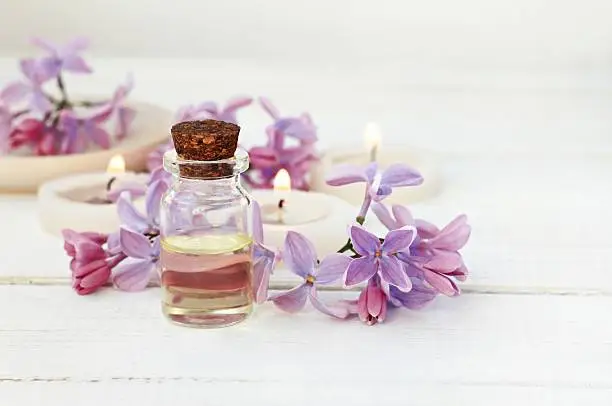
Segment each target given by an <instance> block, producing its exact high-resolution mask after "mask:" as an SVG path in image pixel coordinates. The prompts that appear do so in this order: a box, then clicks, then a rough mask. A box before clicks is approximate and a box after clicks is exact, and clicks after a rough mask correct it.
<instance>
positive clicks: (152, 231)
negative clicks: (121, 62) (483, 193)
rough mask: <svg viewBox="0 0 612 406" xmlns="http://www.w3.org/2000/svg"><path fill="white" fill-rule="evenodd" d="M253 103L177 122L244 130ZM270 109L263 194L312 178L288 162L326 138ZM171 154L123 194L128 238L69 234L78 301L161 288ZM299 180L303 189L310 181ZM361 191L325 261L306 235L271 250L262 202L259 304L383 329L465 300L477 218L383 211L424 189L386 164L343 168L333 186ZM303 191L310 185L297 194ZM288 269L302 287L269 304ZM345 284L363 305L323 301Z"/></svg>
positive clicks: (194, 113)
mask: <svg viewBox="0 0 612 406" xmlns="http://www.w3.org/2000/svg"><path fill="white" fill-rule="evenodd" d="M251 102H252V100H251V99H249V98H235V99H232V100H230V101H229V102H228V103H227V104H226V105H225V106H224V107H223V108H218V107H217V105H216V104H214V103H210V102H209V103H202V104H200V105H197V106H187V107H184V108H183V109H181V110H180V112H179V115H178V117H177V119H179V120H186V119H203V118H214V119H225V120H226V121H233V122H235V120H236V111H237V109H239V108H241V107H244V106H247V105H248V104H250V103H251ZM260 102H261V104H262V106H263V107H264V109H265V110H266V111H267V112H268V113H269V114H270V115H271V116H272V117H273V118H274V120H275V121H274V124H273V125H271V126H270V127H268V130H267V132H268V136H269V139H268V145H267V146H265V147H254V148H253V149H251V158H252V160H253V161H254V162H259V164H262V163H263V160H264V157H265V156H268V157H273V159H272V158H270V159H268V162H269V163H271V162H274V164H273V165H271V166H269V167H266V168H267V169H265V168H264V167H263V166H259V167H258V166H257V164H256V167H258V168H259V169H258V170H260V172H261V173H260V175H261V176H263V178H260V180H261V179H265V180H262V182H264V183H263V184H260V185H263V186H268V183H270V182H271V181H272V178H269V177H267V176H268V175H267V174H268V172H266V171H267V170H268V169H269V170H270V171H273V170H278V169H279V168H281V167H282V168H286V169H287V170H290V171H291V174H292V179H294V175H304V173H303V171H304V170H305V168H304V167H303V166H301V164H296V165H295V166H294V164H295V162H294V161H290V162H289V163H288V161H286V159H287V157H292V156H294V155H292V153H291V151H298V150H299V151H301V152H299V154H298V153H297V152H296V155H300V154H301V155H302V156H303V157H306V156H308V157H307V158H305V159H306V161H305V162H310V160H311V159H314V146H313V144H314V142H315V141H316V134H315V130H314V127H313V126H312V122H311V120H310V118H309V117H308V116H307V115H303V116H301V117H299V118H283V117H281V116H280V115H279V114H278V112H277V111H276V109H275V108H274V107H273V106H272V104H271V103H270V102H269V101H267V100H266V99H260ZM286 137H290V138H294V139H296V140H298V143H299V145H297V146H286V144H285V138H286ZM169 148H171V146H170V145H166V146H163V147H161V148H160V149H159V150H157V151H156V153H155V154H153V155H151V156H150V160H149V163H150V169H151V170H152V172H151V177H150V180H149V183H148V186H147V187H146V189H142V188H138V187H136V188H134V189H131V188H127V189H126V190H123V191H120V192H116V196H115V197H114V199H113V200H115V199H116V202H117V207H118V212H119V216H120V218H121V221H122V224H123V225H122V226H121V228H120V230H119V231H118V232H116V233H113V234H110V235H101V234H97V233H76V232H74V231H72V230H65V231H64V239H65V249H66V252H67V254H68V255H69V256H70V257H71V258H72V261H71V263H70V269H71V270H72V277H73V287H74V289H75V290H76V292H77V293H79V294H82V295H84V294H89V293H92V292H94V291H95V290H97V289H98V288H100V287H101V286H104V285H105V284H106V283H107V282H108V281H109V279H111V280H112V281H113V284H114V286H116V287H117V288H119V289H122V290H127V291H135V290H141V289H144V288H145V287H146V286H149V285H156V284H158V283H159V279H158V278H159V277H158V273H157V272H156V268H157V264H158V261H159V255H160V241H159V240H160V232H159V215H160V213H159V210H160V209H159V205H160V199H161V196H162V194H163V193H164V192H165V190H166V189H167V188H168V185H169V179H168V176H167V174H166V173H165V172H164V171H163V169H162V168H161V157H162V154H163V152H164V150H167V149H169ZM276 148H278V149H276ZM279 151H283V152H279ZM266 159H267V158H266ZM258 160H259V161H258ZM262 168H263V169H262ZM270 173H272V172H270ZM295 178H298V179H302V180H303V179H304V176H302V177H300V176H295ZM251 181H252V179H251ZM357 182H362V183H364V186H365V187H364V198H363V203H362V205H361V208H360V209H359V212H358V213H357V216H356V218H355V223H354V224H352V225H350V226H349V228H348V239H347V241H346V243H345V244H344V246H342V247H341V248H340V249H339V250H338V252H337V253H334V254H331V255H328V256H326V257H325V258H322V259H319V258H317V255H316V252H315V249H314V247H313V245H312V243H311V242H310V241H308V239H307V238H306V237H304V236H303V235H301V234H299V233H297V232H293V231H290V232H288V233H287V236H286V239H285V243H284V247H282V250H279V249H277V248H275V247H271V246H269V245H267V244H266V243H265V241H264V234H263V227H262V222H261V212H260V208H259V205H258V204H257V202H253V206H254V210H253V227H252V229H253V297H254V298H255V301H256V302H257V303H264V302H266V301H271V302H272V303H274V304H275V305H276V306H277V307H279V308H280V309H282V310H284V311H287V312H290V313H293V312H297V311H299V310H300V309H302V308H303V307H304V306H305V305H306V303H307V302H310V303H311V304H312V306H313V307H314V308H315V309H317V310H318V311H320V312H322V313H324V314H326V315H329V316H332V317H336V318H340V319H345V318H348V317H350V316H352V315H357V316H358V317H359V319H360V320H362V321H363V322H364V323H366V324H368V325H373V324H376V323H379V322H382V321H384V320H385V318H386V315H387V312H388V309H389V307H395V308H399V307H404V308H408V309H419V308H421V307H423V306H425V305H426V304H427V303H429V302H431V301H432V300H433V299H434V298H435V297H436V296H437V295H438V294H442V295H446V296H457V295H459V294H460V289H459V287H458V285H457V281H460V282H462V281H465V279H466V278H467V275H468V270H467V267H466V266H465V264H464V262H463V259H462V257H461V254H460V253H459V250H460V249H461V248H463V246H464V245H465V244H466V243H467V241H468V239H469V236H470V231H471V228H470V226H469V225H468V224H467V217H466V216H465V215H461V216H459V217H457V218H456V219H454V220H453V221H451V222H450V223H449V224H448V225H447V226H445V227H443V228H441V229H440V228H438V227H436V226H435V225H433V224H431V223H429V222H427V221H425V220H421V219H415V218H413V216H412V214H411V212H410V211H409V210H408V208H406V207H404V206H401V205H393V206H391V207H388V206H386V205H385V204H384V202H383V201H384V200H385V199H386V198H387V197H388V196H390V195H391V194H392V192H393V189H394V188H397V187H407V186H416V185H419V184H421V183H422V182H423V178H422V176H421V175H420V174H419V172H417V171H416V170H414V169H413V168H410V167H409V166H406V165H403V164H395V165H390V166H389V167H387V168H386V169H384V170H381V169H380V168H379V166H378V164H377V163H376V162H373V163H370V164H369V165H367V166H365V167H359V166H354V165H342V166H338V167H336V168H334V170H333V171H332V173H330V174H329V176H328V178H327V183H328V184H330V185H332V186H342V185H346V184H351V183H357ZM299 185H302V184H301V183H298V184H297V185H294V186H296V187H299ZM143 194H144V195H145V199H144V200H145V206H146V214H142V213H140V212H139V211H138V210H137V209H136V208H135V207H134V205H133V203H132V201H131V199H132V198H133V197H135V196H141V195H143ZM371 212H372V213H373V214H374V215H375V216H376V217H377V218H378V219H379V221H380V222H381V223H382V224H383V225H384V226H386V228H387V229H388V232H387V233H386V235H384V236H377V235H375V234H373V233H371V232H370V231H368V230H367V229H366V228H365V227H364V224H365V220H366V217H367V215H368V214H369V213H371ZM381 237H382V238H381ZM281 259H282V261H283V262H284V264H285V266H286V267H287V268H288V269H289V270H290V271H292V272H293V273H295V274H296V275H297V276H298V277H299V278H300V279H301V282H300V283H299V284H298V285H297V286H295V287H294V288H292V289H290V290H288V291H286V292H279V293H274V294H272V295H269V294H268V288H269V281H270V276H271V274H272V272H273V271H274V268H275V266H276V265H277V264H278V263H279V262H280V260H281ZM339 282H341V283H342V285H343V286H344V287H346V288H351V289H358V290H360V293H359V295H358V297H357V298H356V299H354V300H341V301H336V302H329V301H325V300H323V298H322V296H321V295H319V290H320V288H321V287H325V286H329V285H332V284H335V283H339Z"/></svg>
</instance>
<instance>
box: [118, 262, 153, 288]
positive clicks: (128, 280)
mask: <svg viewBox="0 0 612 406" xmlns="http://www.w3.org/2000/svg"><path fill="white" fill-rule="evenodd" d="M154 269H155V264H154V263H153V262H152V261H150V260H146V259H137V258H126V259H124V260H123V261H122V262H121V263H120V264H118V265H117V266H116V267H115V275H114V276H113V284H114V285H115V286H116V287H117V288H118V289H120V290H125V291H128V292H135V291H139V290H143V289H144V288H146V287H147V285H148V284H149V281H150V280H151V274H152V271H153V270H154Z"/></svg>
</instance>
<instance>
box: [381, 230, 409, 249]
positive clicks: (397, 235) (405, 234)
mask: <svg viewBox="0 0 612 406" xmlns="http://www.w3.org/2000/svg"><path fill="white" fill-rule="evenodd" d="M416 235H417V232H416V228H414V226H404V227H402V228H398V229H397V230H392V231H389V232H388V233H387V236H386V237H385V242H383V244H382V250H383V252H385V253H387V254H395V253H396V252H399V251H405V250H407V249H408V248H409V247H410V245H411V244H412V242H413V241H414V239H415V238H416Z"/></svg>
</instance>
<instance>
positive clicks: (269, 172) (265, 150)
mask: <svg viewBox="0 0 612 406" xmlns="http://www.w3.org/2000/svg"><path fill="white" fill-rule="evenodd" d="M249 157H250V160H251V161H250V162H251V167H252V168H253V169H257V170H259V178H258V179H255V178H254V177H252V176H251V175H250V174H247V178H248V180H249V182H250V183H251V184H254V185H256V186H257V187H260V188H272V186H273V182H274V177H275V176H276V174H277V173H278V171H279V170H280V169H285V170H287V172H288V173H289V176H290V177H291V187H292V188H293V189H300V190H304V189H307V188H308V184H307V182H306V175H307V174H308V171H309V169H310V164H311V163H312V162H313V161H316V160H317V156H316V154H315V151H314V148H313V147H312V146H310V145H307V146H297V147H292V148H287V149H284V150H276V149H274V148H271V147H253V148H251V149H250V150H249Z"/></svg>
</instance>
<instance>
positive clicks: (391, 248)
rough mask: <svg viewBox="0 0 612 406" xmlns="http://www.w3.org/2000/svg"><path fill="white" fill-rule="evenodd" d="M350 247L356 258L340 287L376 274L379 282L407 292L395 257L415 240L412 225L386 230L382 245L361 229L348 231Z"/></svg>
mask: <svg viewBox="0 0 612 406" xmlns="http://www.w3.org/2000/svg"><path fill="white" fill-rule="evenodd" d="M350 236H351V241H352V244H353V248H354V249H355V252H357V254H359V255H361V257H360V258H355V259H353V260H352V261H351V263H350V265H349V266H348V268H347V269H346V272H345V273H344V285H345V286H347V287H348V286H354V285H357V284H359V283H361V282H364V281H367V280H370V279H371V278H372V277H373V276H375V275H376V274H378V275H379V276H380V278H381V279H382V281H383V282H385V283H388V284H389V285H393V286H396V287H397V288H399V289H400V290H402V291H404V292H407V291H409V290H410V289H411V287H412V284H411V282H410V279H409V278H408V275H407V274H406V272H405V271H404V267H403V265H402V263H401V262H400V260H399V259H398V257H397V256H396V254H398V253H399V252H402V251H405V250H408V249H409V247H410V245H411V244H412V242H413V241H414V239H415V237H416V229H415V228H414V227H412V226H406V227H402V228H400V229H397V230H392V231H389V233H388V234H387V236H386V237H385V241H384V242H383V243H381V242H380V240H379V239H378V237H377V236H375V235H374V234H372V233H370V232H369V231H367V230H366V229H365V228H363V227H361V226H358V225H354V226H351V228H350Z"/></svg>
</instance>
